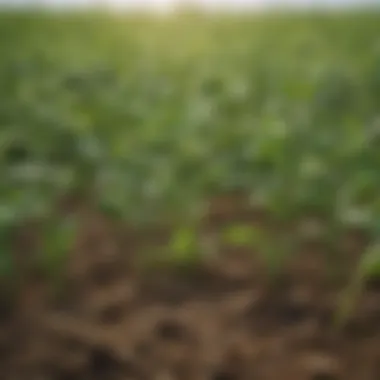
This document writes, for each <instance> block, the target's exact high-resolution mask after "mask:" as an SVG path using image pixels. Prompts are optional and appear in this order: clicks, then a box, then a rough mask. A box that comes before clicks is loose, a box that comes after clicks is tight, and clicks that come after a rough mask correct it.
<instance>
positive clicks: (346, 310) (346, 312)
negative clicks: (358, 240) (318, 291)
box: [334, 242, 380, 329]
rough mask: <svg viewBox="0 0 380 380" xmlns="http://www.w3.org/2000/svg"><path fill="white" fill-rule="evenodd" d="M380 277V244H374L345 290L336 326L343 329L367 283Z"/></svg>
mask: <svg viewBox="0 0 380 380" xmlns="http://www.w3.org/2000/svg"><path fill="white" fill-rule="evenodd" d="M379 277H380V242H376V243H375V244H373V245H372V246H371V247H370V248H369V249H368V250H367V252H365V254H364V256H363V258H362V260H361V262H360V263H359V265H358V267H357V269H356V271H355V273H354V276H353V278H352V280H351V282H350V284H349V285H348V286H347V288H346V289H345V290H344V292H343V294H342V298H341V301H340V303H339V305H338V309H337V311H336V313H335V318H334V326H335V327H336V329H341V328H342V327H344V326H345V324H346V322H347V320H348V318H349V317H350V315H351V314H352V313H353V311H354V308H355V304H356V302H357V300H358V297H359V296H360V294H361V293H362V291H363V287H364V286H365V283H366V281H368V280H369V279H371V278H379Z"/></svg>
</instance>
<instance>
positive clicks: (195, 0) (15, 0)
mask: <svg viewBox="0 0 380 380" xmlns="http://www.w3.org/2000/svg"><path fill="white" fill-rule="evenodd" d="M181 3H190V4H199V5H202V6H207V7H226V6H227V7H234V8H236V7H237V8H242V7H243V8H244V7H266V6H280V5H291V6H302V7H303V6H321V5H322V6H326V5H327V6H330V5H332V6H337V5H338V6H344V5H360V4H364V3H372V4H379V5H380V0H0V4H8V5H9V4H11V5H20V4H46V5H58V6H62V5H65V6H72V5H93V4H104V5H111V6H117V7H123V8H124V7H126V8H128V7H150V8H159V9H167V8H169V9H170V8H171V7H172V6H173V5H177V4H181Z"/></svg>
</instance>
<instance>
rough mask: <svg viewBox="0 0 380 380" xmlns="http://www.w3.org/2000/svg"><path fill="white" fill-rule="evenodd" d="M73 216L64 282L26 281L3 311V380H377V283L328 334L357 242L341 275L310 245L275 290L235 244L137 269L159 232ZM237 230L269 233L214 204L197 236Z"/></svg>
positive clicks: (251, 256) (242, 209) (250, 217)
mask: <svg viewBox="0 0 380 380" xmlns="http://www.w3.org/2000/svg"><path fill="white" fill-rule="evenodd" d="M82 217H83V223H82V230H81V233H80V236H79V238H78V241H77V244H76V247H75V249H73V252H72V254H71V256H70V260H69V264H68V267H67V269H65V275H64V278H63V279H62V281H63V283H62V284H60V285H59V286H58V287H57V286H56V287H55V288H54V287H53V286H52V284H51V282H50V283H49V282H48V281H47V280H44V279H43V278H41V277H37V276H34V277H31V276H28V277H26V276H25V277H24V278H23V283H22V286H21V291H20V292H19V295H18V297H17V299H16V301H15V302H13V304H12V305H11V304H10V303H6V302H5V299H4V301H3V302H2V303H1V304H0V368H1V377H2V378H3V379H9V380H129V379H130V380H134V379H136V380H143V379H146V380H176V379H178V380H248V379H249V380H256V379H257V380H379V379H380V286H379V284H376V283H375V282H373V283H370V284H368V285H367V287H366V289H365V292H364V294H363V295H362V296H361V297H360V299H359V301H358V305H357V307H356V308H355V311H354V313H353V314H352V316H351V317H350V319H349V321H348V323H347V324H346V326H345V327H344V328H343V329H341V330H337V329H336V328H335V327H334V325H333V315H334V310H335V308H336V305H337V303H338V300H339V297H340V295H341V290H342V289H343V287H344V285H345V284H346V283H347V279H348V278H349V276H350V274H352V270H353V268H354V266H355V263H356V262H357V260H358V259H359V258H360V254H361V253H362V252H363V249H364V247H365V244H366V238H365V236H364V235H363V234H361V233H359V232H358V231H350V232H348V233H347V234H346V236H344V237H343V238H342V239H341V242H340V248H341V255H342V256H341V258H342V257H343V260H341V261H340V264H339V268H338V269H339V271H338V272H339V276H338V275H337V276H335V277H334V276H331V271H329V270H327V269H329V268H330V267H329V266H331V262H326V255H324V250H325V249H326V248H325V247H324V246H323V245H322V244H318V241H311V240H309V241H305V244H304V245H303V246H302V247H300V248H299V252H298V251H297V252H294V255H293V256H292V259H291V260H290V261H289V262H288V263H287V265H286V266H285V267H284V271H283V273H282V274H281V276H279V277H278V278H275V279H274V278H271V277H268V276H267V275H266V274H265V267H264V265H263V262H262V260H261V259H260V257H261V256H260V253H259V252H252V251H251V250H249V249H247V248H237V247H226V246H224V247H220V248H219V254H218V255H216V256H210V257H208V258H205V259H204V260H203V261H202V263H198V264H197V265H196V266H188V267H170V266H159V265H156V266H142V265H141V263H140V260H139V252H142V251H143V250H141V248H142V247H145V248H149V247H154V246H157V245H159V244H162V243H165V241H166V240H167V238H168V236H169V233H168V229H166V228H161V229H158V228H151V229H148V228H147V229H146V230H144V231H141V230H140V231H137V230H134V229H132V228H129V227H126V226H120V225H116V223H115V222H109V221H107V220H106V219H105V218H104V217H101V216H99V215H96V214H95V213H93V212H89V211H88V210H87V211H85V212H83V216H82ZM238 221H245V222H250V223H259V224H267V225H268V226H269V227H268V228H272V227H273V226H272V227H270V221H268V220H266V218H265V213H260V212H257V211H255V212H253V211H251V210H249V209H248V208H247V207H246V205H245V203H244V202H243V201H241V200H239V199H233V198H231V199H224V200H223V199H221V200H218V202H213V206H212V207H210V212H209V215H208V216H207V218H205V221H204V231H205V233H206V232H207V233H212V232H215V231H218V230H220V228H221V227H222V226H223V225H226V224H228V223H231V222H238ZM278 228H279V226H276V227H274V228H273V239H276V238H277V235H276V231H278ZM29 243H30V242H29ZM24 245H25V244H24ZM25 260H26V259H25ZM21 261H22V260H21ZM330 269H331V268H330ZM338 272H337V273H338ZM333 279H334V280H333Z"/></svg>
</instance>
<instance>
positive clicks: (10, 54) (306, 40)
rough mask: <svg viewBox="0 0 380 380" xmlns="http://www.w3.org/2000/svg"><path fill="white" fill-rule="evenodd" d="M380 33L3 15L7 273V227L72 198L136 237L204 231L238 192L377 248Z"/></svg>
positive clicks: (363, 25)
mask: <svg viewBox="0 0 380 380" xmlns="http://www.w3.org/2000/svg"><path fill="white" fill-rule="evenodd" d="M379 24H380V14H377V13H376V12H373V13H371V14H370V13H355V14H333V13H331V14H309V15H301V14H300V15H293V16H292V15H288V16H281V15H260V16H252V15H250V16H237V17H234V16H218V17H214V18H209V17H206V16H201V15H196V14H193V15H188V16H186V15H181V16H178V17H172V18H156V19H152V18H149V17H145V16H133V17H132V16H121V17H117V16H115V15H113V16H110V15H105V14H103V15H102V14H96V13H94V14H90V13H88V14H63V13H57V14H49V13H42V12H40V13H34V14H33V13H12V12H8V13H6V12H3V13H2V14H0V89H1V90H0V91H1V92H0V173H1V183H0V233H1V237H2V240H1V241H2V243H1V247H0V249H1V257H0V262H1V268H6V267H9V264H8V261H9V260H8V259H7V258H6V255H8V252H9V250H8V249H7V248H5V247H6V244H5V242H4V243H3V240H4V241H5V240H6V236H7V233H6V231H8V229H9V228H10V226H13V225H16V224H17V223H19V222H20V221H22V220H24V219H26V218H29V217H31V216H49V215H50V213H51V210H52V205H53V204H54V203H55V202H56V200H57V199H59V198H60V197H61V196H62V195H63V194H66V193H67V192H68V191H69V190H72V189H73V188H75V189H76V190H77V189H80V190H83V191H87V192H91V193H92V194H93V195H94V194H95V196H96V197H97V198H96V199H97V201H98V203H99V205H100V206H101V207H103V208H104V209H107V210H110V211H112V212H113V214H115V215H119V216H121V217H123V218H125V219H128V220H129V221H132V222H134V223H147V222H155V221H160V220H162V219H164V218H168V219H173V218H174V219H176V220H177V219H180V220H182V221H183V220H186V218H187V217H190V216H189V215H191V218H192V217H193V216H195V217H196V216H197V215H200V213H201V212H202V205H203V203H202V202H203V201H204V200H205V199H206V198H207V197H209V196H210V195H212V194H216V193H222V192H226V191H235V190H239V191H243V192H245V193H248V194H250V195H251V196H252V199H253V200H254V201H255V202H256V203H257V202H259V203H261V204H263V205H264V206H265V207H266V208H267V209H268V210H270V211H271V212H272V213H274V214H275V215H277V216H278V218H279V219H280V220H287V219H288V218H294V217H298V216H299V215H303V214H310V213H311V214H318V215H321V216H322V217H323V218H325V219H326V221H327V223H330V224H331V226H336V225H339V226H347V225H359V226H364V227H365V228H369V229H370V230H371V231H372V234H373V236H374V237H376V235H377V234H378V233H379V228H380V196H379V194H380V192H379V190H380V175H379V169H380V150H379V147H380V34H379ZM249 238H250V237H249V235H248V234H247V231H244V230H236V229H235V230H233V231H230V239H232V240H233V241H235V242H236V243H240V242H243V241H245V240H247V239H249ZM193 240H194V236H193V235H192V234H191V233H190V232H189V231H188V230H186V229H184V230H179V231H178V233H177V235H175V237H174V238H173V241H172V246H173V247H177V246H178V251H180V255H181V256H183V255H184V256H186V255H187V253H188V251H189V250H191V251H192V250H193V246H194V244H195V243H194V241H193ZM49 244H50V245H51V244H52V243H49ZM4 252H5V253H4ZM1 270H2V271H3V269H1Z"/></svg>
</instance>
